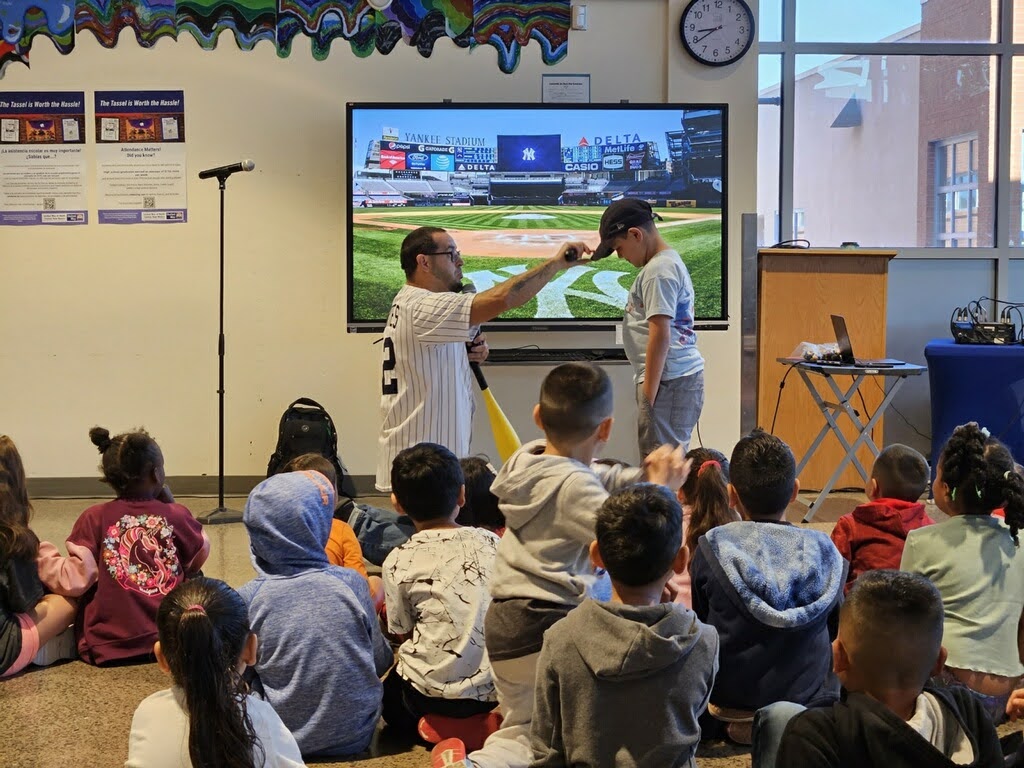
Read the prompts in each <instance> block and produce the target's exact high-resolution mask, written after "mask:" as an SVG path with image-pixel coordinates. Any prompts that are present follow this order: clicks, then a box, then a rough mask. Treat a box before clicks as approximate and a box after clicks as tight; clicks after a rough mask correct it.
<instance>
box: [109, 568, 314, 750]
mask: <svg viewBox="0 0 1024 768" xmlns="http://www.w3.org/2000/svg"><path fill="white" fill-rule="evenodd" d="M156 621H157V628H158V630H159V636H160V639H159V640H157V642H156V644H155V645H154V646H153V653H154V654H155V655H156V663H157V665H158V666H159V667H160V669H161V670H163V671H164V672H165V673H166V674H168V675H170V676H171V679H172V680H173V681H174V687H172V688H169V689H168V690H165V691H157V692H156V693H154V694H153V695H152V696H149V697H148V698H146V699H144V700H143V702H142V703H141V704H139V706H138V708H137V709H136V710H135V716H134V717H133V718H132V730H131V734H130V736H129V737H128V761H127V762H126V763H125V768H172V767H173V768H179V767H180V766H194V768H289V767H290V766H301V765H304V763H303V761H302V755H301V754H300V753H299V747H298V745H297V744H296V743H295V738H294V737H293V736H292V734H291V732H290V731H289V730H288V729H287V728H286V727H285V725H284V723H282V722H281V718H280V717H278V716H277V713H276V712H274V708H273V707H271V706H270V704H268V703H267V702H265V701H261V700H260V699H257V698H256V697H254V696H250V695H247V693H246V686H245V683H244V682H243V681H242V672H244V671H245V668H246V667H247V666H249V665H252V664H255V663H256V648H257V640H256V635H254V634H253V633H252V631H250V629H249V616H248V612H247V610H246V606H245V602H244V601H243V600H242V598H241V596H239V594H238V593H237V592H235V590H233V589H232V588H231V587H229V586H228V585H227V584H225V583H224V582H223V581H218V580H217V579H208V578H205V577H199V578H195V579H190V580H189V581H186V582H184V583H182V584H181V585H179V586H178V587H175V589H174V590H172V591H171V593H170V594H169V595H167V597H165V598H164V600H163V602H162V603H161V604H160V609H159V611H158V612H157V617H156Z"/></svg>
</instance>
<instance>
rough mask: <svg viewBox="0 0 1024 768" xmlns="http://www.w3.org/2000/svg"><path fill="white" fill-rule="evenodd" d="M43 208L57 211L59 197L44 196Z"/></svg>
mask: <svg viewBox="0 0 1024 768" xmlns="http://www.w3.org/2000/svg"><path fill="white" fill-rule="evenodd" d="M43 210H44V211H56V210H57V198H55V197H44V198H43Z"/></svg>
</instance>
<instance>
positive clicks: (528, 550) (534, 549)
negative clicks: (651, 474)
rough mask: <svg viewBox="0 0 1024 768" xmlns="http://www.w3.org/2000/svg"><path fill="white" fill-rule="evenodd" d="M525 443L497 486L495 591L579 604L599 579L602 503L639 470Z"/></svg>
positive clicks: (495, 595) (500, 595) (632, 480)
mask: <svg viewBox="0 0 1024 768" xmlns="http://www.w3.org/2000/svg"><path fill="white" fill-rule="evenodd" d="M544 448H545V442H544V441H543V440H534V441H533V442H530V443H527V444H526V445H524V446H523V447H522V448H520V449H519V450H518V451H516V452H515V453H514V454H513V455H512V457H511V458H510V459H509V460H508V461H507V462H505V465H504V466H503V467H502V468H501V470H500V471H499V472H498V476H497V477H496V478H495V480H494V483H493V484H492V485H491V492H492V493H493V494H494V495H495V496H497V497H498V502H499V508H500V509H501V512H502V514H504V515H505V525H506V528H505V534H504V536H502V537H501V543H500V544H498V557H497V559H496V560H495V563H494V573H493V575H492V577H491V597H493V598H494V599H495V600H506V599H513V598H520V599H532V600H544V601H546V602H550V603H560V604H564V605H567V606H574V605H578V604H579V603H580V602H581V601H582V600H583V598H585V597H586V596H587V592H588V590H589V589H590V588H591V587H592V586H593V584H594V582H595V581H596V580H597V576H596V574H595V573H594V566H593V565H591V563H590V554H589V548H590V542H592V541H593V540H594V521H595V519H596V517H597V510H598V508H599V507H600V506H601V505H602V504H603V503H604V500H605V499H606V498H608V493H609V492H610V491H614V490H617V489H618V488H620V487H623V486H626V485H629V484H631V483H635V482H638V481H639V480H640V479H641V470H640V469H636V468H630V467H620V466H612V467H610V466H606V465H604V464H592V465H590V466H587V465H586V464H583V463H581V462H579V461H576V460H575V459H568V458H565V457H562V456H546V455H544Z"/></svg>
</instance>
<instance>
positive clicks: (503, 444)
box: [469, 363, 523, 463]
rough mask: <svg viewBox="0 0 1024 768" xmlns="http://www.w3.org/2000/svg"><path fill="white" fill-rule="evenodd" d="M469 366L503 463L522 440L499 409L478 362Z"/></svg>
mask: <svg viewBox="0 0 1024 768" xmlns="http://www.w3.org/2000/svg"><path fill="white" fill-rule="evenodd" d="M469 367H470V368H472V369H473V375H474V376H476V383H477V384H479V385H480V393H481V394H482V395H483V396H484V405H486V406H487V418H489V419H490V421H491V432H492V433H493V434H494V444H495V446H496V447H497V448H498V455H499V456H500V457H501V461H502V463H504V462H506V461H508V460H509V457H510V456H511V455H512V454H513V453H515V452H516V451H517V450H519V448H520V446H522V444H523V442H522V441H521V440H520V439H519V435H517V434H516V430H515V428H514V427H513V426H512V423H511V422H510V421H509V420H508V417H507V416H506V415H505V412H504V411H502V410H501V406H500V405H498V401H497V400H495V399H494V393H493V392H491V390H490V387H488V386H487V379H485V378H484V372H483V371H481V370H480V363H470V364H469Z"/></svg>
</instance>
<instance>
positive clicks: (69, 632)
mask: <svg viewBox="0 0 1024 768" xmlns="http://www.w3.org/2000/svg"><path fill="white" fill-rule="evenodd" d="M77 658H78V643H76V642H75V628H74V627H68V628H67V629H65V630H64V631H63V632H61V633H60V634H59V635H57V636H56V637H55V638H53V639H52V640H51V641H50V642H48V643H47V644H46V645H44V646H43V647H42V648H40V649H39V653H37V654H36V656H35V658H34V659H32V663H33V664H35V665H36V666H37V667H48V666H50V665H51V664H56V663H57V662H58V661H62V660H64V659H77Z"/></svg>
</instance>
